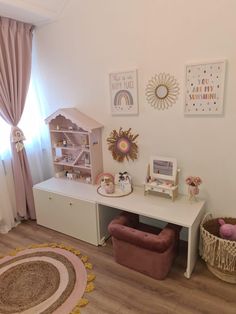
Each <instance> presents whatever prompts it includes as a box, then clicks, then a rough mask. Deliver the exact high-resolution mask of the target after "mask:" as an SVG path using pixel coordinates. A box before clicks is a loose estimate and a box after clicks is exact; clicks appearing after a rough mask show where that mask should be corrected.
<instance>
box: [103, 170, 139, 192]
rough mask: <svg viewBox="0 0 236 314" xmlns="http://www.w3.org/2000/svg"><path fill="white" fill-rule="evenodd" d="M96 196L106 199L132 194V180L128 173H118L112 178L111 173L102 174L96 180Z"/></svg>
mask: <svg viewBox="0 0 236 314" xmlns="http://www.w3.org/2000/svg"><path fill="white" fill-rule="evenodd" d="M97 183H98V184H99V187H98V189H97V192H98V194H100V195H103V196H107V197H121V196H125V195H129V194H130V193H132V191H133V188H132V180H131V176H130V175H129V174H128V172H126V171H125V172H119V173H117V174H115V176H113V175H112V174H111V173H102V174H101V175H99V177H98V179H97Z"/></svg>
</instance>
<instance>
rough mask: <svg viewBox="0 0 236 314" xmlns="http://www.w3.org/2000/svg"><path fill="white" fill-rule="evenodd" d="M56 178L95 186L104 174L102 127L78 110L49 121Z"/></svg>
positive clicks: (60, 112)
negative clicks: (99, 176) (99, 177)
mask: <svg viewBox="0 0 236 314" xmlns="http://www.w3.org/2000/svg"><path fill="white" fill-rule="evenodd" d="M46 123H48V124H49V131H50V137H51V145H52V157H53V164H54V171H55V176H56V177H64V178H68V179H72V180H78V181H81V182H86V183H92V184H95V180H96V176H97V175H98V174H99V173H101V172H102V171H103V162H102V141H101V129H102V127H103V126H102V124H100V123H98V122H97V121H95V120H94V119H92V118H90V117H88V116H87V115H85V114H84V113H82V112H80V111H79V110H77V109H76V108H63V109H59V110H57V111H56V112H54V113H53V114H52V115H50V116H49V117H48V118H47V119H46Z"/></svg>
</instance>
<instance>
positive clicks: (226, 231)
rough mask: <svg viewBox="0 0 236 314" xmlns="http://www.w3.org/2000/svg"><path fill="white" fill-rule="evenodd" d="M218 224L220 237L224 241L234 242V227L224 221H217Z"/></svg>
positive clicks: (235, 237)
mask: <svg viewBox="0 0 236 314" xmlns="http://www.w3.org/2000/svg"><path fill="white" fill-rule="evenodd" d="M218 222H219V224H220V230H219V232H220V236H221V238H223V239H226V240H232V241H236V225H232V224H227V223H225V221H224V219H222V218H220V219H218Z"/></svg>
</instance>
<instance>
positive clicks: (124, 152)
mask: <svg viewBox="0 0 236 314" xmlns="http://www.w3.org/2000/svg"><path fill="white" fill-rule="evenodd" d="M138 136H139V134H135V135H134V134H132V133H131V128H129V129H128V130H127V131H125V130H123V129H122V128H120V129H119V131H116V130H113V131H112V132H111V133H110V136H109V137H108V138H107V143H108V149H109V150H110V151H111V153H112V157H113V159H115V160H116V161H118V162H123V161H124V159H125V158H126V159H127V160H128V161H129V159H131V160H133V161H134V160H135V159H137V158H138V145H137V143H136V141H135V140H136V139H137V137H138Z"/></svg>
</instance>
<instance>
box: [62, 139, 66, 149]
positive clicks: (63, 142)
mask: <svg viewBox="0 0 236 314" xmlns="http://www.w3.org/2000/svg"><path fill="white" fill-rule="evenodd" d="M62 145H63V146H64V147H66V146H67V141H66V139H64V140H63V141H62Z"/></svg>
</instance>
